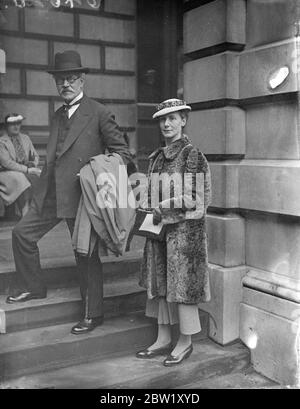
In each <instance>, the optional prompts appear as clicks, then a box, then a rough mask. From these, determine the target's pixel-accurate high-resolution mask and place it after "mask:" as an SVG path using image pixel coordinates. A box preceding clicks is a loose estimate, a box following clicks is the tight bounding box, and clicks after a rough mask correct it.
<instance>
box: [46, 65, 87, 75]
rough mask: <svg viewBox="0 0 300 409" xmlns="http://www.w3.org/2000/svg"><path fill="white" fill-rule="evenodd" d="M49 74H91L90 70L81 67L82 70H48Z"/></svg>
mask: <svg viewBox="0 0 300 409" xmlns="http://www.w3.org/2000/svg"><path fill="white" fill-rule="evenodd" d="M47 72H48V73H49V74H63V73H65V72H83V73H85V74H87V73H88V72H90V69H89V68H87V67H81V68H68V69H65V70H47Z"/></svg>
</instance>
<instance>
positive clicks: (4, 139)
mask: <svg viewBox="0 0 300 409" xmlns="http://www.w3.org/2000/svg"><path fill="white" fill-rule="evenodd" d="M23 119H24V117H23V116H22V115H20V114H16V113H13V114H8V115H7V116H6V117H5V131H4V132H3V135H1V137H0V198H2V200H3V201H4V204H5V205H6V206H9V205H11V204H12V203H14V202H15V201H16V203H17V205H18V207H19V210H20V211H21V213H22V215H23V216H24V215H25V213H26V212H27V210H28V207H29V202H30V200H31V197H32V184H34V183H36V181H37V179H38V176H39V175H40V172H41V171H40V169H39V168H38V167H37V165H38V162H39V155H38V153H37V152H36V150H35V149H34V146H33V144H32V142H31V140H30V138H29V136H27V135H25V134H23V133H21V132H20V129H21V123H22V121H23Z"/></svg>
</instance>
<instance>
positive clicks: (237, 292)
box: [184, 0, 246, 345]
mask: <svg viewBox="0 0 300 409" xmlns="http://www.w3.org/2000/svg"><path fill="white" fill-rule="evenodd" d="M199 4H200V5H199ZM245 21H246V4H245V1H243V0H242V1H240V0H238V1H237V0H229V1H225V0H217V1H212V2H207V1H205V2H199V1H197V2H196V1H188V2H186V3H185V14H184V53H185V65H184V97H185V99H186V100H187V101H188V103H189V104H191V105H192V108H193V111H192V113H191V116H190V119H189V124H188V127H187V134H188V135H189V136H190V137H191V139H192V141H193V143H194V145H195V146H197V147H199V149H200V150H201V151H202V152H203V153H204V154H205V155H206V156H207V158H208V159H209V162H210V168H211V172H212V188H213V194H212V203H211V208H210V211H209V214H208V239H209V262H210V281H211V290H212V300H211V302H210V303H206V304H202V305H201V306H200V308H201V309H203V310H205V311H208V312H209V313H210V328H209V335H210V337H211V338H212V339H213V340H215V341H216V342H218V343H220V344H222V345H224V344H227V343H229V342H232V341H234V340H236V339H237V338H239V304H240V301H241V299H242V285H241V279H242V277H243V276H244V275H245V273H246V267H245V220H244V218H243V217H242V216H241V215H240V213H239V212H238V208H239V172H238V170H239V165H240V162H241V160H242V159H243V158H244V155H245V149H246V144H245V111H244V110H243V109H241V108H240V106H239V55H240V52H241V51H242V50H243V49H244V45H245Z"/></svg>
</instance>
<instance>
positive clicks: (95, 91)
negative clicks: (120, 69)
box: [85, 75, 136, 100]
mask: <svg viewBox="0 0 300 409" xmlns="http://www.w3.org/2000/svg"><path fill="white" fill-rule="evenodd" d="M85 90H86V93H87V95H89V96H90V97H92V98H102V99H130V100H131V99H132V100H134V99H135V93H136V81H135V77H129V76H124V77H122V76H117V75H88V76H87V77H86V85H85Z"/></svg>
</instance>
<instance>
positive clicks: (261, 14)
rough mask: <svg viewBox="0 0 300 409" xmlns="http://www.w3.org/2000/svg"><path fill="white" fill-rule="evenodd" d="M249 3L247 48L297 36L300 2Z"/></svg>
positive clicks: (295, 0)
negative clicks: (297, 16)
mask: <svg viewBox="0 0 300 409" xmlns="http://www.w3.org/2000/svg"><path fill="white" fill-rule="evenodd" d="M269 3H270V2H268V1H261V0H248V1H247V47H255V46H258V45H262V44H267V43H273V42H277V41H281V40H285V39H288V38H292V37H294V35H295V26H294V23H295V20H296V15H297V3H298V0H279V1H272V4H269Z"/></svg>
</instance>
